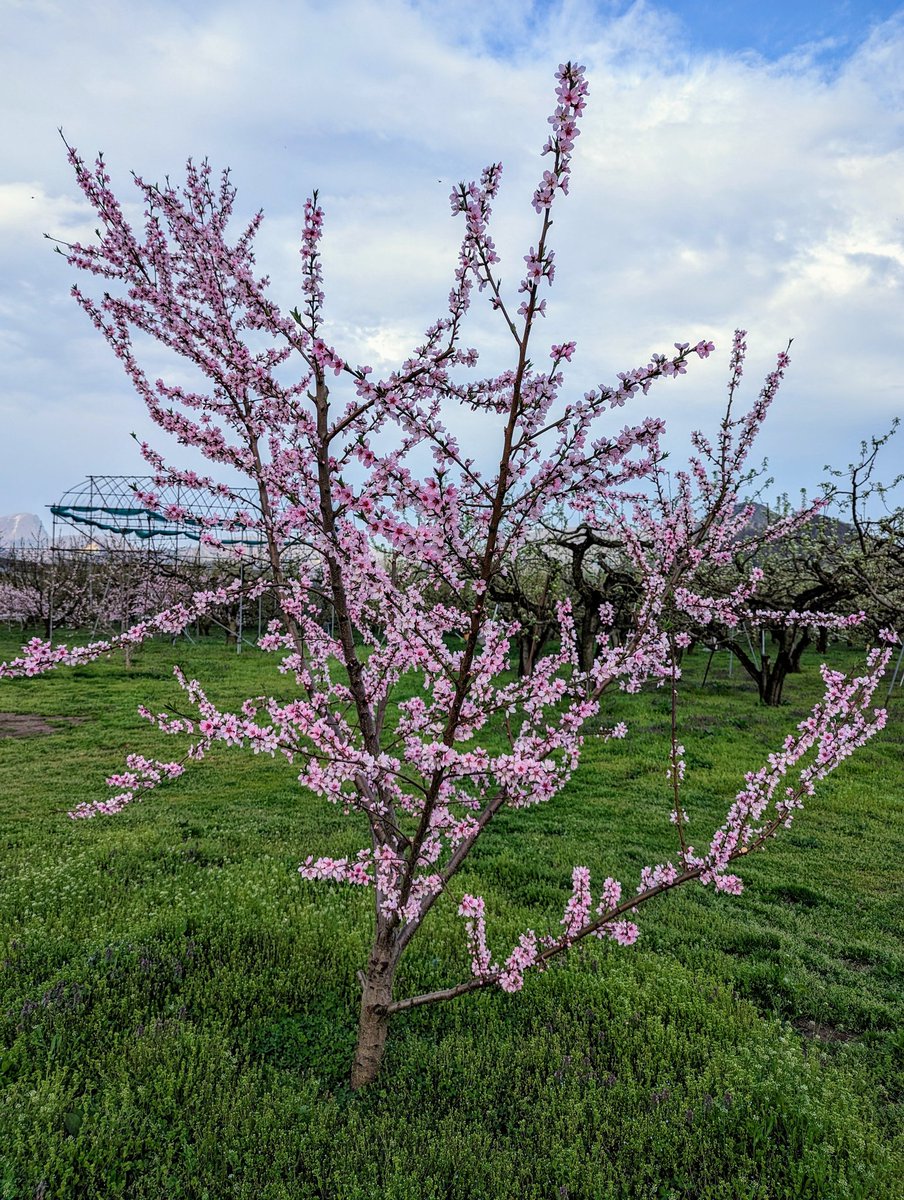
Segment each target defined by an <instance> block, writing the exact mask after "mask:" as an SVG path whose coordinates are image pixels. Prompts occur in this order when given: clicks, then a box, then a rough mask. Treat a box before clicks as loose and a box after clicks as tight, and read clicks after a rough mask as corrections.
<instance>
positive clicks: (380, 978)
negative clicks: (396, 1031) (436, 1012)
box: [351, 935, 396, 1091]
mask: <svg viewBox="0 0 904 1200" xmlns="http://www.w3.org/2000/svg"><path fill="white" fill-rule="evenodd" d="M387 941H388V939H384V938H381V937H380V936H379V935H378V937H377V939H376V940H375V943H374V948H373V950H372V952H371V956H370V961H369V962H368V964H367V974H366V976H365V978H364V988H363V990H362V993H361V1015H360V1018H359V1021H358V1044H357V1045H356V1046H355V1060H354V1063H353V1064H352V1075H351V1087H352V1090H353V1091H354V1090H357V1089H358V1088H362V1087H366V1085H367V1084H368V1083H372V1082H373V1080H374V1079H376V1077H377V1072H378V1071H379V1070H380V1064H381V1063H382V1061H383V1052H384V1050H385V1049H386V1035H387V1034H388V1033H389V1005H390V1002H391V1001H392V983H393V977H394V976H395V968H396V962H395V956H394V955H393V953H392V951H391V949H390V947H389V945H388V944H387Z"/></svg>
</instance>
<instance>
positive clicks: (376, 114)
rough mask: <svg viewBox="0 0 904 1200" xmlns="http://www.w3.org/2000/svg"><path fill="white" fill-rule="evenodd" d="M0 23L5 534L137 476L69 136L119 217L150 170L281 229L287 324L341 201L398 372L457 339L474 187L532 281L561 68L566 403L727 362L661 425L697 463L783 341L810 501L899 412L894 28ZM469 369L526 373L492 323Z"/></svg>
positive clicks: (138, 2)
mask: <svg viewBox="0 0 904 1200" xmlns="http://www.w3.org/2000/svg"><path fill="white" fill-rule="evenodd" d="M0 22H2V28H3V31H4V33H3V37H2V40H0V94H2V112H3V116H4V120H3V126H2V128H3V142H2V155H0V259H2V262H0V514H2V513H11V512H18V511H32V512H38V513H42V512H43V507H44V506H45V505H46V504H48V503H51V502H53V501H55V500H56V499H57V498H58V497H59V495H60V494H61V493H63V492H64V491H65V490H66V489H67V488H69V487H71V486H73V485H74V484H77V483H78V481H79V480H81V479H83V478H84V477H85V476H86V475H88V474H91V473H93V474H111V473H122V474H128V473H140V472H141V471H142V463H141V460H140V458H139V456H138V453H137V450H136V448H135V445H134V443H133V442H132V440H131V439H130V438H129V433H130V432H131V431H133V430H134V431H137V432H138V433H139V434H140V435H142V436H146V435H147V433H148V431H149V423H148V421H147V419H146V418H145V417H144V413H143V409H142V407H141V404H140V401H139V400H138V399H137V397H136V396H134V394H132V393H131V391H130V389H129V387H128V385H127V383H126V381H125V380H124V378H123V377H122V375H121V371H120V368H119V366H118V364H117V362H116V361H115V359H114V358H113V356H112V354H111V353H110V352H109V351H108V349H107V347H106V345H105V344H104V343H103V342H102V340H101V339H100V337H99V335H97V334H96V333H95V331H94V330H93V328H92V327H91V326H90V325H89V323H88V321H87V318H86V317H85V316H84V315H83V314H82V313H81V311H80V310H78V309H77V308H76V306H75V304H74V302H73V301H72V300H71V299H70V298H69V295H68V291H69V287H70V285H71V283H72V282H73V279H72V273H71V272H70V270H69V268H67V266H66V264H65V263H64V262H63V260H62V259H61V258H60V257H59V256H55V255H54V254H53V253H52V252H51V245H50V243H48V242H47V241H45V240H44V239H43V234H45V233H49V234H52V235H54V236H57V237H60V238H63V239H72V238H75V237H79V236H88V235H89V234H90V230H91V229H92V228H93V224H92V222H91V218H90V214H89V213H88V212H87V211H86V209H85V207H84V206H83V204H82V203H80V201H79V198H78V195H77V192H76V188H75V185H74V181H73V178H72V176H71V173H70V171H69V169H68V167H67V164H66V160H65V154H64V150H63V146H62V143H61V141H60V139H59V134H58V133H57V129H58V127H60V126H62V128H63V131H64V133H65V135H66V138H67V140H68V141H69V142H70V143H72V144H73V145H75V146H77V147H78V148H79V150H80V151H81V152H82V153H83V154H84V155H85V156H86V157H88V158H91V157H93V156H94V153H95V152H96V151H97V150H103V151H104V153H105V155H106V158H107V161H108V164H109V167H110V170H111V172H112V175H113V178H114V184H115V185H116V186H117V187H118V189H119V190H120V192H122V193H125V192H127V191H128V189H129V186H130V184H129V171H130V170H132V169H134V170H136V171H138V172H139V173H141V174H142V175H144V176H145V177H146V178H150V179H162V177H163V176H164V175H167V174H169V175H170V176H171V177H173V178H177V177H178V175H179V172H180V170H181V167H182V166H183V164H184V162H185V159H186V158H187V157H189V156H190V155H191V156H194V157H195V158H202V157H204V156H205V155H206V156H207V157H208V158H209V159H210V161H211V163H212V164H213V165H214V166H215V167H217V168H219V167H222V166H225V165H227V164H228V165H230V166H231V167H232V170H233V177H234V180H235V182H236V184H237V186H238V189H239V200H238V209H239V212H240V214H241V215H242V216H247V215H250V214H251V213H252V212H253V211H255V210H256V209H257V208H259V207H262V208H263V209H264V211H265V213H266V220H265V224H264V228H263V230H262V233H261V235H260V239H259V246H258V262H259V264H260V266H261V267H262V269H264V270H266V271H267V272H268V273H269V274H270V275H271V277H272V279H273V287H274V291H275V294H276V296H277V298H278V299H279V300H280V302H281V303H283V304H285V305H286V306H287V307H291V306H292V305H293V304H294V303H295V302H296V300H297V295H298V293H297V284H298V279H297V274H296V270H297V262H298V259H297V254H296V251H297V244H298V230H299V225H300V214H301V209H302V205H303V202H304V199H305V196H306V195H308V194H309V192H310V191H311V190H312V189H313V188H315V187H316V188H319V190H320V196H321V201H322V203H323V206H324V208H325V210H326V215H327V233H326V238H325V243H324V260H325V272H326V288H327V301H328V310H327V311H328V316H329V318H330V320H331V321H332V332H333V335H334V341H335V342H336V344H337V346H338V348H339V350H340V352H341V353H343V354H344V355H345V356H346V357H347V358H349V359H352V360H356V361H365V362H370V363H372V364H373V365H374V367H375V368H376V370H377V371H378V372H379V371H381V370H386V369H389V368H391V367H392V365H394V363H395V362H396V361H398V359H399V358H400V357H404V356H405V354H406V353H407V351H408V350H409V349H410V348H411V347H413V346H414V345H415V344H416V343H417V340H418V337H419V334H420V332H421V331H422V330H423V329H424V328H425V327H426V325H427V324H429V323H430V322H431V321H432V320H433V319H434V318H435V316H437V315H439V313H440V312H441V311H442V308H443V304H444V299H445V297H446V295H447V293H448V288H449V281H450V278H451V271H452V269H453V266H454V262H455V254H456V248H457V244H458V236H459V228H458V226H457V224H456V223H455V222H454V221H453V220H452V219H451V217H450V216H449V206H448V200H447V197H448V193H449V191H450V189H451V187H452V185H453V184H454V183H455V182H456V181H458V180H459V179H471V178H474V177H475V176H477V175H478V174H479V172H480V170H481V168H482V167H483V166H484V165H485V164H486V163H488V162H491V161H495V160H500V159H501V160H502V162H503V163H504V164H505V171H504V177H503V191H502V195H501V198H500V201H499V202H498V204H497V214H496V215H497V220H496V228H495V236H496V241H497V243H498V245H499V246H500V249H501V251H502V254H503V271H502V273H503V276H504V278H506V279H508V280H510V281H511V282H512V284H513V285H515V284H516V283H517V280H518V278H519V277H520V271H519V268H520V267H521V265H522V264H521V256H522V255H523V254H524V253H525V252H526V250H527V248H528V246H529V245H530V244H531V242H532V240H533V241H535V236H534V230H535V227H536V224H535V217H534V214H533V211H532V209H531V207H530V203H529V200H530V195H531V193H532V190H533V188H534V186H535V182H536V179H537V177H538V174H539V172H540V171H541V169H542V165H543V164H542V163H541V160H540V159H539V157H538V151H539V148H540V146H541V144H542V142H543V140H544V139H545V136H546V121H545V118H546V115H547V114H548V112H549V111H550V107H551V100H552V95H553V87H554V82H553V73H554V71H555V68H556V65H557V64H558V63H559V62H560V61H563V60H565V59H566V58H574V59H577V60H579V61H582V62H584V63H585V64H586V66H587V68H588V73H589V77H590V87H591V95H590V106H589V109H588V113H587V116H586V118H585V121H584V125H583V133H582V136H581V137H580V139H579V141H578V144H577V153H576V159H575V166H574V174H573V181H572V194H571V196H570V197H568V199H567V200H566V201H565V202H564V203H563V204H562V205H561V207H560V209H559V211H558V214H557V219H556V228H555V238H554V244H555V247H556V253H557V265H558V275H557V280H556V287H555V289H554V291H553V292H552V293H551V295H550V315H549V318H548V320H547V324H546V329H545V331H544V332H545V333H546V335H547V336H548V340H549V341H550V342H553V341H563V340H567V339H570V338H573V339H574V340H576V341H577V343H578V353H577V355H576V356H575V361H574V364H573V366H572V373H571V375H570V376H569V382H570V386H571V387H573V389H574V391H575V392H583V391H585V390H587V389H588V388H589V387H590V386H592V385H595V384H598V383H600V382H608V381H609V380H610V379H612V378H613V377H614V374H615V373H616V372H617V371H619V370H624V369H625V368H627V367H632V366H635V365H637V364H639V363H641V362H645V361H646V360H647V358H648V357H649V354H650V353H651V352H652V351H654V350H667V349H669V348H670V347H671V345H672V343H673V342H675V341H690V342H695V341H696V340H697V339H699V338H709V339H712V340H713V341H715V342H716V344H717V346H718V347H719V353H718V354H717V355H715V356H713V358H711V359H709V360H708V361H707V362H705V363H700V364H699V365H697V366H696V367H695V368H694V369H693V372H692V373H689V374H688V376H687V377H686V378H684V379H682V380H680V381H677V382H670V383H668V384H666V385H665V386H664V387H663V388H662V390H661V391H660V392H658V393H655V394H651V396H650V398H649V399H648V401H647V404H648V406H652V410H655V411H658V412H661V413H662V414H663V415H665V416H666V418H667V420H668V421H669V425H670V428H671V431H672V432H671V436H672V438H673V439H674V445H675V447H676V453H677V451H678V449H679V448H680V446H681V443H682V439H683V438H685V437H686V434H687V432H688V431H689V430H690V429H691V428H693V427H695V426H699V427H702V428H704V429H707V428H709V429H712V428H713V426H714V424H715V422H716V421H717V420H718V413H719V407H720V404H721V401H722V397H723V394H724V381H725V372H726V362H727V354H728V348H729V346H730V341H731V332H732V330H733V328H734V327H735V326H738V325H740V326H744V327H746V328H747V329H748V330H749V336H748V341H749V343H750V347H751V357H750V369H749V372H748V376H747V378H748V380H749V385H750V388H751V393H752V392H753V391H754V389H755V387H756V385H757V382H758V380H759V379H760V378H761V376H762V375H763V374H764V373H765V371H766V370H767V369H768V368H769V365H770V363H771V361H772V359H773V358H774V355H775V352H776V351H777V350H779V349H781V348H782V347H783V346H784V345H785V344H786V343H787V341H788V339H789V338H793V339H794V344H793V348H792V369H791V373H790V376H789V378H788V381H787V383H786V386H785V388H784V390H783V392H782V394H781V397H780V399H779V401H778V402H777V406H776V410H775V412H774V414H773V417H772V419H771V422H770V425H769V428H768V430H767V432H766V434H765V436H764V440H763V443H762V446H761V454H763V455H768V457H769V461H770V471H771V473H772V474H773V475H774V476H775V478H776V485H775V489H774V490H776V491H777V490H787V491H791V492H794V491H796V490H797V489H798V488H800V487H801V486H807V487H811V488H812V487H814V486H815V484H816V483H817V482H818V480H819V479H820V478H821V477H822V468H823V465H824V464H825V463H827V462H832V463H835V464H838V465H844V464H845V463H846V462H848V461H849V460H850V459H851V457H853V455H854V454H855V453H856V448H857V445H858V443H859V441H860V439H861V438H864V437H867V436H869V435H870V434H872V433H879V432H882V431H884V430H885V429H886V428H887V426H888V425H889V424H890V422H891V419H892V418H893V416H895V415H896V414H898V413H900V412H902V410H904V382H902V377H901V366H900V363H901V358H902V350H904V321H902V317H904V306H902V299H904V296H902V282H904V140H902V137H904V103H902V100H904V95H902V93H904V5H902V4H896V3H882V2H879V0H876V2H873V0H846V2H837V0H822V2H821V3H820V2H814V3H809V2H807V0H803V2H798V3H791V2H789V0H758V2H755V3H754V2H750V3H748V2H746V0H738V2H730V0H722V2H720V3H718V4H713V3H712V0H670V2H669V3H644V2H641V3H633V4H632V3H625V2H620V0H596V2H593V0H561V2H559V0H550V2H543V0H534V2H533V3H530V2H529V0H495V2H492V3H491V2H484V3H478V2H477V0H457V2H456V3H454V4H453V3H450V2H449V0H380V2H379V3H375V2H372V0H330V2H321V0H293V2H292V3H285V2H283V3H280V2H279V0H255V3H253V4H251V3H247V2H246V3H241V2H237V3H227V2H225V0H193V2H192V3H191V4H188V3H184V4H182V3H177V2H176V0H118V2H116V3H113V2H110V0H83V2H82V3H80V4H79V5H75V4H72V3H71V2H70V0H21V2H19V0H0ZM506 268H507V269H506ZM467 340H468V341H469V342H470V343H471V344H474V345H477V346H478V347H479V348H482V349H485V351H486V354H485V365H486V366H488V367H489V366H490V365H492V366H494V367H495V366H498V365H501V364H502V362H503V361H504V360H502V359H501V357H500V356H501V355H502V354H503V352H504V350H505V343H504V340H503V337H502V331H501V330H500V329H499V327H498V325H497V324H495V323H494V322H492V320H491V319H490V314H488V313H486V312H485V311H484V310H483V307H482V306H481V307H480V311H479V312H477V313H475V319H474V322H473V326H472V328H471V329H470V331H469V334H468V338H467ZM154 369H156V368H154ZM163 370H165V366H164V365H162V364H161V366H160V371H161V372H162V371H163ZM650 410H651V408H650V407H648V408H647V409H646V410H641V409H639V408H638V409H637V410H636V415H637V416H638V417H639V416H641V415H643V412H644V411H650ZM620 423H621V422H620ZM474 436H475V439H479V438H480V436H481V431H477V430H475V431H474ZM161 438H162V435H161ZM159 440H160V439H158V441H159ZM899 440H901V441H902V445H901V446H898V447H892V449H893V451H894V454H893V455H890V456H889V472H888V473H889V474H890V473H891V466H893V465H894V464H893V463H892V458H893V457H898V458H899V459H900V458H902V457H904V454H902V448H904V438H899ZM179 453H180V452H179V448H178V447H177V448H176V449H175V454H173V455H172V456H171V457H172V458H173V460H174V461H176V462H177V463H178V462H180V459H179ZM186 465H188V464H187V463H186Z"/></svg>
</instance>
